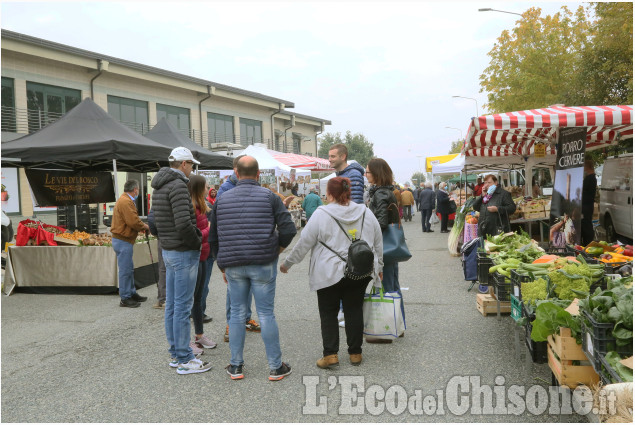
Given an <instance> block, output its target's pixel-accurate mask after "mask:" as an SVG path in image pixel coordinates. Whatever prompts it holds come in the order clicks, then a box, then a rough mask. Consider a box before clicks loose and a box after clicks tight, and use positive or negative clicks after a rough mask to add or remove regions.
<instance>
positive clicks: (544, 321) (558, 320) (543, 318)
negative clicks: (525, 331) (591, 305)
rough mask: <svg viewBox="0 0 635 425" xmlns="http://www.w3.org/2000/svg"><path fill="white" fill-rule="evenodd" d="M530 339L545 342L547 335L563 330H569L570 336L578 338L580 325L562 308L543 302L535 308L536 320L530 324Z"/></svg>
mask: <svg viewBox="0 0 635 425" xmlns="http://www.w3.org/2000/svg"><path fill="white" fill-rule="evenodd" d="M532 326H533V327H532V329H531V339H533V340H534V341H537V342H540V341H546V340H547V337H548V336H549V335H553V334H555V333H556V332H558V330H559V329H560V328H561V327H563V328H571V336H573V337H576V339H578V338H579V334H580V323H579V322H578V321H577V320H576V319H574V318H573V316H572V315H571V314H570V313H569V312H568V311H565V309H564V308H562V307H560V306H559V305H556V304H555V303H553V302H543V303H540V304H538V307H536V320H534V321H533V322H532Z"/></svg>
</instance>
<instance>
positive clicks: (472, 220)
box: [465, 211, 479, 224]
mask: <svg viewBox="0 0 635 425" xmlns="http://www.w3.org/2000/svg"><path fill="white" fill-rule="evenodd" d="M478 216H479V213H478V211H472V212H470V213H469V214H467V215H466V216H465V224H478Z"/></svg>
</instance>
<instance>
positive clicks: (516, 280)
mask: <svg viewBox="0 0 635 425" xmlns="http://www.w3.org/2000/svg"><path fill="white" fill-rule="evenodd" d="M511 275H512V276H511V281H512V283H511V288H510V289H511V293H512V294H513V295H514V296H515V297H516V298H518V300H519V301H522V300H523V296H522V293H521V292H520V285H521V283H523V282H532V281H533V279H532V278H531V277H530V276H529V275H522V274H519V273H518V272H517V271H516V270H512V272H511Z"/></svg>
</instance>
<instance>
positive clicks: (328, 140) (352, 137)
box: [318, 131, 375, 167]
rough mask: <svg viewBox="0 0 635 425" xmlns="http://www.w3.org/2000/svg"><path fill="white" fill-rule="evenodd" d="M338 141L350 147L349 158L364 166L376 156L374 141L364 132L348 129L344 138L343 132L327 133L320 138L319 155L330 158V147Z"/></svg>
mask: <svg viewBox="0 0 635 425" xmlns="http://www.w3.org/2000/svg"><path fill="white" fill-rule="evenodd" d="M337 143H343V144H344V145H346V147H347V148H348V159H349V160H350V159H354V160H355V161H357V162H359V164H360V165H361V166H362V167H365V166H366V164H368V161H370V160H371V158H373V157H374V156H375V152H374V150H373V147H374V145H373V143H372V142H371V141H369V140H368V139H367V138H366V136H364V135H363V134H362V133H352V132H351V131H347V132H346V134H345V135H344V139H343V140H342V135H341V133H325V134H324V135H323V136H321V137H320V138H319V139H318V144H319V148H318V156H319V157H320V158H328V156H329V149H330V147H331V146H333V145H334V144H337Z"/></svg>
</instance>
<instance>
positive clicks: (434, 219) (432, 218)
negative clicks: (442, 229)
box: [430, 211, 439, 225]
mask: <svg viewBox="0 0 635 425" xmlns="http://www.w3.org/2000/svg"><path fill="white" fill-rule="evenodd" d="M430 224H432V225H434V224H439V217H438V216H437V212H436V211H433V213H432V215H431V216H430Z"/></svg>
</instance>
